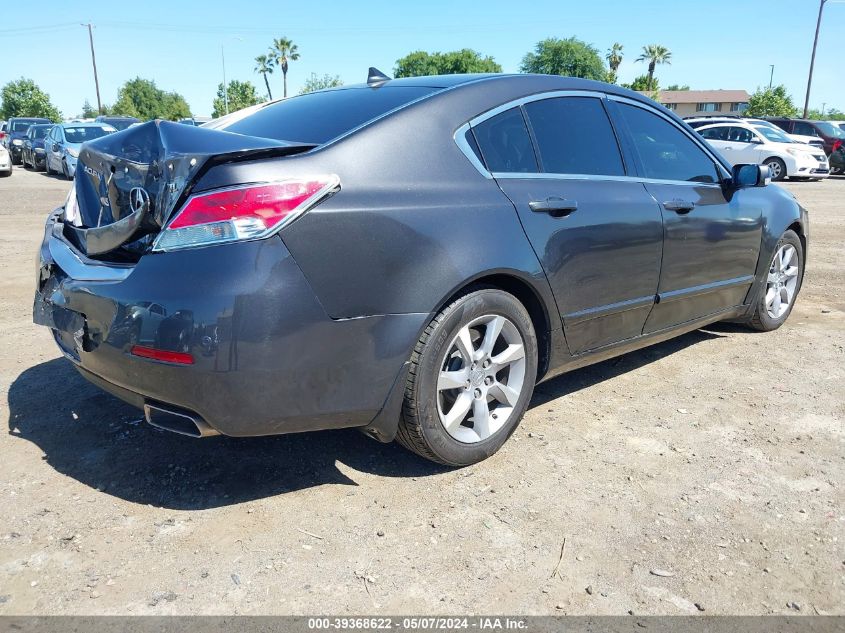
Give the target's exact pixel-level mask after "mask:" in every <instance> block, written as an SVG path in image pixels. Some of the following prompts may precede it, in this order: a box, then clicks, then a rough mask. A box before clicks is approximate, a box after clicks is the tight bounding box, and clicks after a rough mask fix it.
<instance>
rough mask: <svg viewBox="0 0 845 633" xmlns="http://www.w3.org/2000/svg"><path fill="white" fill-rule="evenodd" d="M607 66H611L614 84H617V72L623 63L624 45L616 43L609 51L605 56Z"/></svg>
mask: <svg viewBox="0 0 845 633" xmlns="http://www.w3.org/2000/svg"><path fill="white" fill-rule="evenodd" d="M605 59H606V60H607V65H608V66H610V76H611V78H612V79H613V82H612V83H616V71H618V70H619V65H620V64H621V63H622V44H620V43H619V42H614V43H613V46H611V47H610V48H609V49H607V55H605Z"/></svg>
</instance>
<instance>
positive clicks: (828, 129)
mask: <svg viewBox="0 0 845 633" xmlns="http://www.w3.org/2000/svg"><path fill="white" fill-rule="evenodd" d="M816 125H817V126H818V128H819V129H820V130H821V131H822V132H824V134H825V136H832V137H833V138H845V131H843V130H842V128H840V127H837V126H835V125H832V124H830V123H828V122H827V121H819V122H817V123H816Z"/></svg>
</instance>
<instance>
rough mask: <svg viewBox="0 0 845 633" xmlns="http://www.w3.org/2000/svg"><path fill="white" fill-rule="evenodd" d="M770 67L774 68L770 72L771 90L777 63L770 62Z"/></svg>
mask: <svg viewBox="0 0 845 633" xmlns="http://www.w3.org/2000/svg"><path fill="white" fill-rule="evenodd" d="M769 67H770V68H771V69H772V72H770V73H769V90H771V89H772V79H774V78H775V65H774V64H769Z"/></svg>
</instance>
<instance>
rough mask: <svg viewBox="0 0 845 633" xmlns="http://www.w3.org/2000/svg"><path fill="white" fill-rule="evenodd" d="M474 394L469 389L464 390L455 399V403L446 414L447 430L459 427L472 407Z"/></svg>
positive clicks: (444, 420)
mask: <svg viewBox="0 0 845 633" xmlns="http://www.w3.org/2000/svg"><path fill="white" fill-rule="evenodd" d="M472 401H473V398H472V394H471V393H470V392H469V391H464V392H463V393H461V395H459V396H458V398H457V400H455V404H453V405H452V408H451V409H449V413H447V414H446V415H445V416H444V419H443V426H445V427H446V430H447V431H453V430H454V429H455V428H457V427H458V426H459V425H460V424H461V422H463V421H464V418H465V417H466V416H467V413H469V410H470V409H471V408H472Z"/></svg>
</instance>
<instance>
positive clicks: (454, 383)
mask: <svg viewBox="0 0 845 633" xmlns="http://www.w3.org/2000/svg"><path fill="white" fill-rule="evenodd" d="M468 380H469V369H466V368H465V369H458V370H456V371H441V372H440V376H439V377H438V379H437V391H443V390H445V389H463V388H464V387H466V385H467V381H468Z"/></svg>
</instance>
